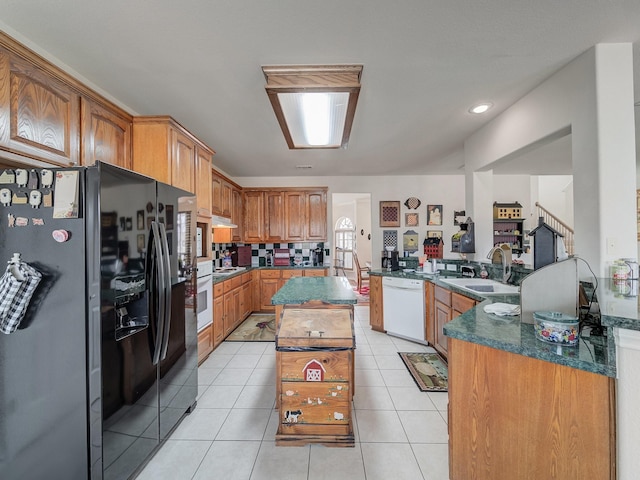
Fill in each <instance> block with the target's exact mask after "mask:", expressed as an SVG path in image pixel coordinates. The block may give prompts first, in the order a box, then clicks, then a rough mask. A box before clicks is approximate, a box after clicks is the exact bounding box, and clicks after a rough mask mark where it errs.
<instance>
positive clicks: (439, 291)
mask: <svg viewBox="0 0 640 480" xmlns="http://www.w3.org/2000/svg"><path fill="white" fill-rule="evenodd" d="M475 304H476V301H475V300H474V299H472V298H469V297H466V296H464V295H461V294H459V293H457V292H452V291H450V290H448V289H446V288H443V287H440V286H438V285H434V286H433V321H432V322H427V334H429V330H430V329H431V328H433V333H432V335H433V347H434V348H435V349H436V350H437V351H438V352H439V353H440V354H441V355H443V356H444V357H445V358H446V357H447V355H448V352H447V350H448V345H447V337H446V335H445V334H444V332H443V330H442V329H443V327H444V326H445V324H446V323H447V322H450V321H451V320H453V319H454V318H456V317H457V316H459V315H462V314H463V313H464V312H466V311H467V310H469V309H470V308H473V307H474V306H475ZM428 311H429V310H427V312H428ZM427 341H428V337H427ZM430 343H431V342H430Z"/></svg>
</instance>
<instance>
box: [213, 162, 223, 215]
mask: <svg viewBox="0 0 640 480" xmlns="http://www.w3.org/2000/svg"><path fill="white" fill-rule="evenodd" d="M211 213H212V214H213V215H221V214H222V178H221V177H219V176H218V175H216V174H215V172H214V173H213V174H212V175H211Z"/></svg>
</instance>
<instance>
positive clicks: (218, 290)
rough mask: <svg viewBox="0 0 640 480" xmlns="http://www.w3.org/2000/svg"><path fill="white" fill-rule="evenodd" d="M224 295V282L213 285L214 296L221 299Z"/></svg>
mask: <svg viewBox="0 0 640 480" xmlns="http://www.w3.org/2000/svg"><path fill="white" fill-rule="evenodd" d="M223 293H224V282H220V283H215V284H214V285H213V296H214V297H219V296H221V295H222V294H223Z"/></svg>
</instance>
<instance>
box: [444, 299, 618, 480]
mask: <svg viewBox="0 0 640 480" xmlns="http://www.w3.org/2000/svg"><path fill="white" fill-rule="evenodd" d="M495 301H497V302H505V303H512V304H518V297H517V296H511V297H507V296H505V297H502V298H500V297H498V298H496V297H495V296H494V297H492V298H491V299H487V300H484V301H483V302H481V303H479V304H478V305H476V307H475V308H472V309H471V310H469V311H467V312H465V313H463V314H462V315H460V316H458V317H457V318H454V319H453V320H452V321H451V322H449V323H448V324H447V325H446V326H445V327H444V331H445V334H446V335H447V336H448V337H449V338H448V353H449V356H448V361H449V364H448V369H449V371H448V373H449V475H450V478H451V479H453V480H456V479H459V480H466V479H468V478H476V479H487V480H489V479H490V480H496V479H512V478H594V479H596V478H597V479H609V480H614V479H615V478H616V419H615V417H616V406H615V405H616V403H615V398H616V396H615V376H616V365H615V346H614V344H613V338H612V337H613V335H611V334H610V332H609V335H608V336H606V337H596V336H594V337H589V336H588V335H587V334H586V333H585V332H583V334H581V337H580V341H579V344H578V345H577V346H560V345H555V344H548V343H545V342H542V341H540V340H538V339H537V338H536V337H535V335H534V329H533V325H530V324H526V323H521V322H520V318H519V316H514V317H498V316H496V315H493V314H488V313H486V312H485V311H484V306H485V305H487V304H489V303H491V302H495Z"/></svg>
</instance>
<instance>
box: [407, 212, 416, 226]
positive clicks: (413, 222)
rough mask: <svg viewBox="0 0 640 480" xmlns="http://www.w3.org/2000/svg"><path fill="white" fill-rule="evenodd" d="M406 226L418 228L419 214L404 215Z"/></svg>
mask: <svg viewBox="0 0 640 480" xmlns="http://www.w3.org/2000/svg"><path fill="white" fill-rule="evenodd" d="M404 226H405V227H417V226H418V214H417V213H405V214H404Z"/></svg>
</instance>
